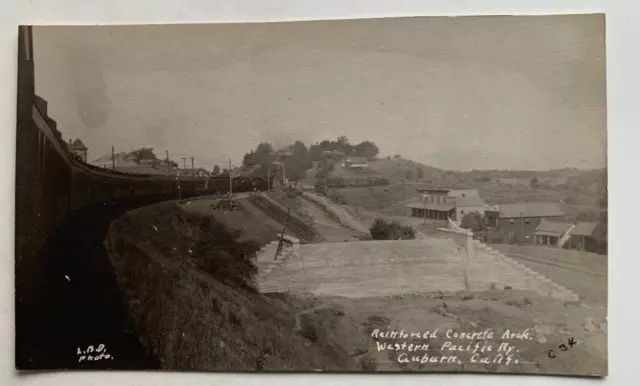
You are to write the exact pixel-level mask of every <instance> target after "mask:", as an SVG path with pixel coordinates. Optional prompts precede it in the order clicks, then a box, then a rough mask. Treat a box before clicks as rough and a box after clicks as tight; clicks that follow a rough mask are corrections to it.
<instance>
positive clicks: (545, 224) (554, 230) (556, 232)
mask: <svg viewBox="0 0 640 386" xmlns="http://www.w3.org/2000/svg"><path fill="white" fill-rule="evenodd" d="M572 226H573V224H569V223H564V222H555V221H548V220H542V222H541V223H540V225H538V227H537V228H536V234H537V235H549V236H560V235H563V234H564V233H565V232H566V231H568V230H569V229H571V227H572Z"/></svg>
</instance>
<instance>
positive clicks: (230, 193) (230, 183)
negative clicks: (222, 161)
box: [229, 158, 233, 197]
mask: <svg viewBox="0 0 640 386" xmlns="http://www.w3.org/2000/svg"><path fill="white" fill-rule="evenodd" d="M232 194H233V179H232V178H231V158H229V197H231V195H232Z"/></svg>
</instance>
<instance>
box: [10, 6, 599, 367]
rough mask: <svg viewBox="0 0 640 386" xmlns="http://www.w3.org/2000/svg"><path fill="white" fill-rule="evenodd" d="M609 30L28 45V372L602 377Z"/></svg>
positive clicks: (294, 29)
mask: <svg viewBox="0 0 640 386" xmlns="http://www.w3.org/2000/svg"><path fill="white" fill-rule="evenodd" d="M604 31H605V29H604V15H597V14H593V15H557V16H549V15H547V16H475V17H412V18H388V19H365V20H333V21H303V22H274V23H236V24H193V25H129V26H24V27H20V31H19V32H20V33H19V45H18V46H19V52H18V61H19V72H18V106H17V114H18V115H17V118H18V120H17V160H16V161H17V171H16V172H17V174H16V182H17V184H16V186H17V188H16V268H15V269H16V367H17V368H19V369H21V370H44V369H140V370H143V369H144V370H154V369H156V370H181V371H207V370H210V371H255V372H274V371H275V372H280V371H287V372H306V371H314V372H317V371H327V372H329V371H331V372H335V371H344V372H403V371H413V372H425V373H427V372H489V373H531V374H563V375H583V376H604V375H606V374H607V363H608V362H607V259H608V257H607V208H608V206H607V205H608V204H607V162H606V95H605V36H604Z"/></svg>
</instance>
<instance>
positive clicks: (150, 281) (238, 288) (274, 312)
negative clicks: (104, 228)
mask: <svg viewBox="0 0 640 386" xmlns="http://www.w3.org/2000/svg"><path fill="white" fill-rule="evenodd" d="M105 245H106V247H107V252H108V254H109V258H110V261H111V264H112V266H113V269H114V273H115V276H116V280H117V284H118V288H119V289H120V292H121V296H122V297H123V300H124V303H125V304H126V307H127V310H128V312H129V313H130V314H131V317H132V320H133V324H134V326H135V328H136V330H137V333H138V335H139V336H140V340H141V343H142V345H143V346H144V347H145V348H146V349H147V350H148V351H149V352H151V353H152V354H153V355H154V356H155V357H157V358H158V360H159V362H160V365H161V367H162V368H166V369H184V370H237V371H249V370H266V371H269V370H272V371H273V370H278V371H282V370H306V371H312V370H317V369H322V370H359V369H363V368H365V367H366V366H371V364H370V361H369V360H368V357H367V355H366V354H364V355H363V352H366V350H363V349H362V348H363V347H366V345H367V343H368V340H367V338H366V336H365V335H364V334H362V333H361V331H360V327H359V326H358V325H356V324H355V323H354V322H353V320H352V319H351V318H350V317H349V316H345V313H344V312H343V311H341V310H340V308H338V307H333V306H330V305H326V304H323V305H322V306H320V307H319V306H318V304H316V303H315V302H314V300H313V299H305V298H300V297H291V296H287V295H283V294H273V295H263V294H260V293H259V292H258V291H257V290H256V289H255V287H254V276H255V274H256V272H257V268H256V265H255V258H254V256H255V252H256V251H257V250H258V249H259V248H260V245H259V244H257V243H255V242H253V241H251V240H250V238H244V239H240V238H239V232H238V231H235V230H233V229H230V228H228V227H227V226H226V225H224V224H223V223H222V222H220V221H219V220H216V219H215V217H214V216H211V215H203V214H199V213H194V212H189V211H187V210H184V209H183V208H181V207H180V206H179V205H177V204H175V203H163V204H158V205H153V206H150V207H146V208H142V209H139V210H136V211H132V212H129V213H127V214H125V215H123V216H121V217H120V218H118V219H117V220H116V221H114V222H113V223H112V225H111V227H110V229H109V232H108V236H107V238H106V240H105Z"/></svg>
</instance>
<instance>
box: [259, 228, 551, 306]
mask: <svg viewBox="0 0 640 386" xmlns="http://www.w3.org/2000/svg"><path fill="white" fill-rule="evenodd" d="M275 248H276V246H275V245H269V246H267V248H265V249H263V251H262V253H261V254H260V255H259V256H258V267H259V277H258V288H259V290H260V291H261V292H263V293H267V292H290V293H299V294H300V293H311V294H315V295H325V296H344V297H350V298H365V297H378V296H390V295H398V294H407V293H418V292H435V291H443V292H444V291H462V290H471V291H484V290H489V289H491V288H492V287H494V286H495V288H498V289H503V288H505V286H509V287H511V288H513V289H521V290H530V291H535V292H538V293H541V294H543V295H545V296H547V295H552V294H551V292H552V291H554V290H555V287H554V286H553V285H552V284H550V283H549V282H547V281H544V280H540V279H539V278H536V276H535V275H531V273H530V272H528V271H525V270H523V269H521V268H519V267H517V266H514V265H513V264H510V263H509V262H507V261H502V260H501V259H499V258H496V256H493V255H491V254H490V253H486V252H484V251H478V253H476V254H475V256H473V257H472V258H471V259H467V255H466V251H465V249H464V248H462V247H461V246H460V245H458V244H457V243H456V242H454V241H453V240H451V239H447V238H425V239H417V240H402V241H400V240H377V241H354V242H343V243H321V244H304V245H300V246H299V247H298V252H297V253H294V254H289V255H288V256H289V257H288V258H284V259H281V260H277V261H275V262H274V260H273V258H274V255H275ZM552 296H553V295H552Z"/></svg>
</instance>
